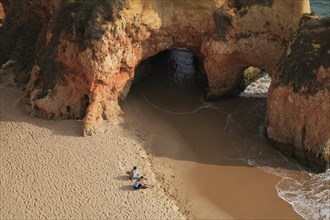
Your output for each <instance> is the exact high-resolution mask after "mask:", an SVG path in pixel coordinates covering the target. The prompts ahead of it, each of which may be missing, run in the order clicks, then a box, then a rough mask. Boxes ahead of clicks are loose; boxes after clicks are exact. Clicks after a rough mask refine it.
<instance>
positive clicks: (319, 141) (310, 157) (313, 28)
mask: <svg viewBox="0 0 330 220" xmlns="http://www.w3.org/2000/svg"><path fill="white" fill-rule="evenodd" d="M302 22H303V24H302V25H301V26H300V28H299V29H298V31H297V33H296V34H295V37H294V40H293V41H292V42H291V43H290V46H289V47H288V48H287V51H286V52H285V54H284V55H283V57H282V59H281V61H280V63H279V65H278V69H277V72H276V74H275V77H274V78H273V81H272V84H271V87H270V90H269V99H268V108H267V134H268V137H269V138H270V139H272V140H274V141H275V142H276V143H277V144H276V146H277V147H278V148H279V149H280V150H281V151H282V152H284V153H286V154H288V155H290V156H293V157H294V158H296V159H297V160H299V161H300V162H301V163H302V164H305V165H306V166H308V167H311V168H313V169H314V170H316V171H325V170H326V169H328V168H329V160H330V42H329V36H330V19H329V18H328V19H319V18H315V17H308V16H306V17H305V18H304V19H303V20H302Z"/></svg>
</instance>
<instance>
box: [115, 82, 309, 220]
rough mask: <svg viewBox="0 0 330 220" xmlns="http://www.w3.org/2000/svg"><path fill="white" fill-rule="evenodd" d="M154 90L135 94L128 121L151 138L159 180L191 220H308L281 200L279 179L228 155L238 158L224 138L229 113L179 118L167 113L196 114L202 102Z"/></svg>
mask: <svg viewBox="0 0 330 220" xmlns="http://www.w3.org/2000/svg"><path fill="white" fill-rule="evenodd" d="M142 87H143V88H142ZM153 89H154V88H152V87H150V88H148V86H141V88H140V87H139V86H137V88H135V89H132V90H131V93H130V94H129V96H128V98H127V101H126V102H125V103H124V104H123V106H122V107H123V110H124V112H125V120H127V121H129V123H130V124H131V125H134V126H135V127H136V129H140V130H145V132H146V133H147V134H148V139H147V146H148V147H147V150H149V151H150V152H151V154H152V156H153V159H152V163H153V164H154V168H155V172H156V175H157V177H158V179H159V181H160V182H163V187H164V190H165V191H166V192H168V193H169V195H171V196H172V197H173V198H174V199H175V200H177V201H178V205H179V206H180V207H181V208H182V209H183V210H185V214H186V215H188V217H189V218H195V219H302V218H301V217H300V216H299V215H298V214H297V213H295V212H294V210H293V208H292V206H291V205H290V204H288V203H286V202H285V201H284V200H282V199H281V198H280V197H278V194H277V191H276V188H275V185H276V184H277V183H278V182H279V181H280V178H279V177H277V176H275V175H271V174H268V173H265V172H263V171H262V170H260V169H258V168H256V167H252V166H249V165H248V164H246V163H245V162H243V161H239V160H231V159H228V158H226V156H224V155H231V154H233V153H234V152H232V150H231V147H232V146H231V143H230V142H229V141H228V139H227V138H226V137H225V135H224V129H225V127H226V117H227V114H226V113H224V112H222V111H219V110H212V109H207V108H204V109H203V108H202V109H200V110H198V111H197V112H195V113H193V114H173V113H170V111H167V110H168V109H170V108H172V110H173V109H174V112H177V113H179V112H189V109H190V111H192V112H194V111H193V110H194V109H198V105H195V104H196V100H193V98H192V101H188V103H182V102H180V101H178V100H175V98H172V99H171V98H169V99H170V100H171V101H168V100H166V99H165V98H164V97H162V94H159V93H158V92H157V91H155V90H153ZM160 90H161V88H160ZM175 94H177V93H175ZM167 95H169V93H167ZM170 102H171V103H172V104H169V103H170ZM197 102H198V101H197ZM180 105H181V107H180ZM182 105H183V106H184V107H182ZM194 105H195V106H194ZM161 107H164V108H161Z"/></svg>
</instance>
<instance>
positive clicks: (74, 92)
mask: <svg viewBox="0 0 330 220" xmlns="http://www.w3.org/2000/svg"><path fill="white" fill-rule="evenodd" d="M5 5H6V8H8V11H9V12H12V11H15V10H17V11H20V12H21V13H22V14H24V15H26V19H23V18H20V17H16V20H17V23H20V24H25V25H26V29H27V31H26V33H33V34H31V36H30V35H29V36H30V37H28V38H27V39H28V40H29V41H30V42H32V43H29V44H23V46H22V45H21V44H18V45H19V46H18V45H17V44H10V40H8V39H9V37H8V36H14V35H15V33H16V32H15V26H13V25H12V26H10V25H7V26H6V22H5V23H4V26H3V30H5V31H4V32H5V33H7V35H6V34H5V35H2V38H1V39H2V40H3V42H9V43H8V44H6V45H5V44H4V45H5V46H0V47H1V48H5V50H6V51H11V52H10V53H6V54H3V55H1V56H0V63H5V62H6V61H8V60H10V59H13V60H17V61H19V60H22V59H21V58H20V57H21V55H20V56H19V55H17V54H19V53H15V51H26V54H28V55H29V54H32V55H30V56H24V57H23V58H24V59H23V60H24V61H25V63H24V65H21V68H22V69H24V68H25V69H28V70H30V72H31V78H30V81H29V82H28V84H27V86H26V91H27V96H28V98H29V104H30V111H31V113H32V114H35V115H38V116H42V117H46V118H77V119H83V120H84V125H83V126H84V127H83V134H84V135H90V134H93V133H94V132H95V130H96V128H97V126H98V123H100V122H102V120H109V119H111V118H113V116H116V115H118V114H120V113H121V110H120V107H119V105H118V102H119V98H125V96H126V94H127V91H128V90H129V88H130V85H131V82H132V81H133V79H134V71H135V68H136V67H137V65H138V64H139V63H140V62H141V61H142V60H145V59H147V58H149V57H151V56H153V55H155V54H157V53H158V52H160V51H163V50H166V49H171V48H175V47H184V48H187V49H189V50H191V51H192V52H193V53H194V54H195V55H197V56H199V57H200V58H201V60H203V64H204V68H205V71H206V74H207V79H208V85H209V89H208V92H207V94H206V95H207V97H208V98H210V99H212V98H219V97H224V96H232V95H233V94H234V93H233V90H234V89H235V88H236V87H237V84H238V83H239V80H240V76H241V75H242V73H243V71H244V70H245V69H246V68H247V67H249V66H254V67H257V68H259V69H265V70H266V71H267V72H268V73H269V74H270V75H271V77H272V79H273V83H272V87H271V90H270V96H269V107H268V118H267V120H268V122H267V123H268V124H267V126H268V135H269V137H270V138H271V139H273V140H275V141H279V142H283V143H296V142H297V141H296V140H298V139H297V137H296V136H299V134H298V133H299V132H300V131H301V130H302V128H303V127H301V126H300V127H301V128H299V129H300V130H299V129H298V128H297V129H298V130H299V131H298V130H295V131H294V132H293V135H292V136H286V135H287V132H291V130H290V129H291V127H292V126H293V125H283V126H282V125H279V124H280V122H281V120H283V121H285V122H287V121H288V120H287V117H289V115H290V114H286V113H284V112H283V111H285V110H287V108H286V106H287V105H288V103H290V102H287V101H286V100H285V99H284V98H287V97H291V98H292V100H300V101H299V103H300V104H297V103H296V101H293V104H292V103H291V104H290V105H292V107H293V108H300V109H304V110H307V109H309V111H310V112H313V110H312V109H314V108H316V107H315V105H316V104H317V103H323V99H324V98H328V97H329V96H328V90H324V89H322V88H321V87H320V88H318V89H320V91H319V90H318V92H317V93H315V95H313V98H306V97H303V96H301V95H300V94H297V93H296V91H293V90H292V89H291V88H289V87H283V86H282V84H281V79H280V77H279V75H280V74H281V71H278V70H277V69H276V65H277V63H278V62H279V60H280V57H281V56H282V54H283V53H284V52H285V50H286V48H287V46H288V44H289V42H290V41H291V39H292V37H293V34H294V33H295V31H296V30H297V28H298V26H299V22H300V20H301V18H302V17H303V15H304V14H305V13H310V5H309V0H300V1H294V0H292V1H283V0H258V1H256V0H249V1H247V0H208V1H201V0H189V1H183V0H168V1H163V0H140V1H136V0H126V1H122V0H111V1H110V0H95V1H91V0H85V1H76V0H68V1H59V0H48V1H45V2H43V1H37V0H35V1H34V0H29V1H27V0H22V1H20V0H12V1H10V2H9V1H5ZM15 7H16V8H15ZM8 16H9V17H11V16H12V17H13V18H15V16H17V13H16V15H14V14H13V13H9V14H8ZM29 19H30V20H31V19H32V20H33V21H34V22H33V23H32V24H30V23H29V22H28V21H30V20H29ZM8 20H10V19H8ZM6 21H7V20H6ZM8 22H9V21H8ZM14 23H15V22H14ZM29 28H30V29H31V28H34V29H33V30H32V31H30V29H29ZM23 33H25V32H24V31H23ZM10 34H11V35H10ZM0 37H1V36H0ZM27 39H26V38H24V37H19V38H18V40H21V41H22V42H26V40H27ZM28 45H33V46H28ZM314 46H315V47H316V48H317V47H319V46H318V44H317V43H316V44H315V45H314ZM320 47H321V48H322V45H321V46H320ZM289 50H290V48H289V49H288V53H290V52H289ZM291 50H292V49H291ZM23 55H24V54H23ZM23 67H24V68H23ZM31 70H32V71H31ZM316 72H317V77H318V78H319V79H323V78H324V77H325V78H327V77H328V73H329V71H328V69H327V67H324V66H323V67H322V68H321V66H320V68H319V69H318V70H316ZM319 81H322V80H319ZM327 89H328V87H327ZM234 95H235V94H234ZM281 97H282V98H281ZM314 99H315V101H312V100H314ZM317 100H318V101H317ZM323 104H324V103H323ZM307 106H310V107H307ZM324 107H325V109H324V110H322V112H320V114H327V113H328V112H329V108H328V106H327V105H326V104H324ZM316 109H319V108H316ZM320 111H321V110H320ZM282 114H285V115H287V117H282V116H280V115H282ZM310 114H311V113H308V114H307V113H304V114H303V115H305V116H304V117H306V116H307V115H308V116H310ZM328 115H329V114H328ZM301 117H303V116H301ZM304 117H303V118H304ZM315 117H316V116H315ZM315 117H314V118H313V117H310V119H309V120H310V122H307V121H306V120H305V119H304V120H305V121H304V122H303V121H299V123H302V124H306V123H308V124H313V123H314V124H315V123H317V122H315V120H316V121H318V120H320V118H315ZM320 117H321V116H320ZM314 119H315V120H314ZM296 120H303V119H302V118H297V119H296ZM321 124H322V123H321ZM328 124H330V123H328ZM306 126H307V125H306ZM306 126H305V131H303V132H305V133H306V138H307V139H306V140H304V141H302V142H304V143H305V145H308V144H309V143H310V146H311V147H312V148H313V149H314V148H319V146H320V145H319V143H321V142H322V143H323V142H324V141H327V140H326V139H327V138H328V136H324V137H323V136H322V137H321V138H318V137H317V135H314V133H313V134H312V133H308V131H310V130H313V129H312V127H313V126H312V127H311V129H310V128H309V127H308V129H307V127H306ZM318 126H319V125H318V124H317V125H314V127H318ZM322 126H323V125H320V129H322V128H323V127H322ZM293 127H294V126H293ZM314 127H313V128H314ZM326 128H328V127H326ZM288 129H289V130H290V131H289V130H288ZM306 129H307V130H306ZM281 132H283V134H281ZM328 133H329V132H328ZM309 135H311V137H312V136H313V137H314V136H315V137H314V138H311V139H308V138H309V137H310V136H309ZM282 139H283V141H282ZM312 139H313V141H312ZM316 139H319V140H320V142H317V141H316ZM307 140H308V141H307ZM328 140H329V139H328ZM298 142H299V141H298ZM302 142H301V141H300V143H302ZM295 146H296V145H295ZM315 146H316V147H315ZM322 146H324V145H322ZM320 151H321V150H320ZM317 152H319V151H317Z"/></svg>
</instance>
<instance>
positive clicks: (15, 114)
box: [0, 88, 184, 219]
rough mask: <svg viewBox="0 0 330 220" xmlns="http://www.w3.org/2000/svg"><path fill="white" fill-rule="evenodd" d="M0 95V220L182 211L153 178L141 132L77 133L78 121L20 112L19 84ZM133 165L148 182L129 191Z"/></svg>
mask: <svg viewBox="0 0 330 220" xmlns="http://www.w3.org/2000/svg"><path fill="white" fill-rule="evenodd" d="M0 94H1V103H0V104H1V105H0V106H1V115H0V120H1V121H0V134H1V137H0V143H1V147H0V153H1V155H0V168H1V169H0V181H1V182H0V212H1V213H0V219H101V218H102V219H105V218H110V219H182V218H184V217H183V216H182V215H181V214H180V211H179V209H178V207H177V206H176V205H175V203H174V202H173V201H172V200H171V199H170V198H169V197H168V196H167V195H166V194H165V193H164V191H163V190H162V189H161V187H160V186H159V184H158V183H156V181H155V179H156V178H155V175H154V174H153V172H152V166H151V164H150V158H149V156H148V155H147V154H146V153H145V151H144V149H143V147H142V143H143V137H142V136H140V137H139V135H138V134H136V133H130V132H132V131H130V130H129V129H124V127H125V125H123V124H121V125H120V126H112V127H106V128H107V129H108V131H107V132H106V133H104V134H100V135H95V136H93V137H82V136H81V122H80V121H48V120H44V119H40V118H33V117H31V116H27V115H25V113H24V111H23V110H22V109H21V107H19V105H18V98H19V97H20V96H21V95H22V92H21V91H19V90H15V89H3V88H2V89H1V90H0ZM119 124H120V123H119ZM134 165H137V166H139V168H140V170H142V171H143V173H144V174H145V175H146V176H147V177H148V180H149V182H151V183H153V184H156V187H155V188H154V189H147V190H141V191H133V189H132V182H130V181H129V180H128V177H127V176H126V174H125V172H126V171H127V170H129V169H130V168H131V167H132V166H134Z"/></svg>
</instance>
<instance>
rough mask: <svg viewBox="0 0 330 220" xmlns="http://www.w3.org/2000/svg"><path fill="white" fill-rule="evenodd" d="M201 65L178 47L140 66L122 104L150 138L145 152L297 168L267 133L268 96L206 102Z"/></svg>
mask: <svg viewBox="0 0 330 220" xmlns="http://www.w3.org/2000/svg"><path fill="white" fill-rule="evenodd" d="M201 63H202V62H201V60H200V59H199V58H198V57H197V56H194V55H193V54H192V53H191V52H190V51H189V50H187V49H182V48H179V49H174V50H167V51H163V52H161V53H159V54H157V55H155V56H153V57H151V58H149V59H148V60H145V61H142V62H141V64H140V65H139V66H138V67H137V69H136V74H135V76H136V77H135V81H134V83H133V85H132V86H131V89H130V91H129V93H128V96H127V98H126V100H124V101H122V102H121V107H122V109H123V112H124V118H125V120H126V121H127V122H128V123H129V124H131V125H132V126H133V127H136V128H137V129H139V130H144V131H145V132H146V134H147V136H149V137H150V138H148V140H149V143H147V144H148V145H149V146H148V147H146V150H147V151H148V149H149V147H150V148H151V152H150V153H151V154H152V155H153V156H155V157H165V158H171V159H175V160H178V161H192V162H198V163H202V164H212V165H220V166H246V167H250V165H251V163H252V164H253V165H255V166H270V167H274V168H278V167H280V168H285V169H290V170H296V169H297V170H298V169H299V167H297V166H296V165H295V164H294V163H289V162H287V160H286V159H284V158H283V156H282V155H281V154H280V153H279V152H278V151H277V150H276V149H274V148H273V147H272V146H271V144H270V143H269V142H268V140H267V139H266V138H265V137H264V135H263V123H264V118H265V112H266V101H267V100H266V99H265V98H235V99H224V100H218V101H213V102H208V101H206V100H205V99H204V91H205V87H206V86H207V79H206V75H205V71H204V68H203V66H202V65H201ZM206 89H207V88H206ZM242 161H245V162H244V163H242ZM285 161H286V162H285ZM249 164H250V165H249Z"/></svg>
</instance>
